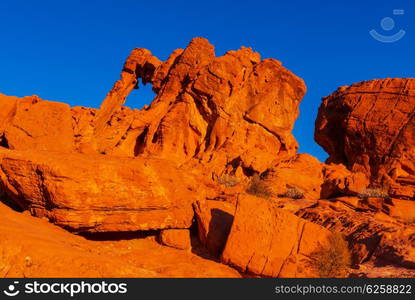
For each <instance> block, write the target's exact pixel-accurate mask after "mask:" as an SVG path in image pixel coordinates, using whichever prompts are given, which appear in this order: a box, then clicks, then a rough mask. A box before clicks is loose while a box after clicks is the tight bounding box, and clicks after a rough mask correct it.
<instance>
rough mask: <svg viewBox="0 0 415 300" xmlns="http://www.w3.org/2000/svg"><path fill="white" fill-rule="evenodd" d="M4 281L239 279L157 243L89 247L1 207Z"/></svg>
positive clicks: (123, 242) (41, 222)
mask: <svg viewBox="0 0 415 300" xmlns="http://www.w3.org/2000/svg"><path fill="white" fill-rule="evenodd" d="M0 214H1V219H0V277H11V278H16V277H32V278H33V277H34V278H37V277H65V278H67V277H81V278H85V277H145V278H148V277H234V278H235V277H240V275H239V274H238V272H236V271H235V270H233V269H232V268H230V267H227V266H225V265H222V264H219V263H217V262H214V261H211V260H207V259H204V258H202V257H199V256H197V255H195V254H192V253H190V252H188V251H180V250H176V249H173V248H170V247H164V246H161V245H159V244H157V242H156V241H155V238H154V237H152V236H149V237H147V238H138V234H137V238H136V239H128V240H109V241H91V240H86V239H85V238H83V237H80V236H76V235H73V234H70V233H68V232H67V231H65V230H63V229H61V228H59V227H56V226H54V225H52V224H49V223H48V222H47V221H46V220H43V219H38V218H34V217H31V216H28V215H27V214H26V213H17V212H14V211H12V210H11V209H10V208H8V207H6V206H5V205H4V204H2V203H0Z"/></svg>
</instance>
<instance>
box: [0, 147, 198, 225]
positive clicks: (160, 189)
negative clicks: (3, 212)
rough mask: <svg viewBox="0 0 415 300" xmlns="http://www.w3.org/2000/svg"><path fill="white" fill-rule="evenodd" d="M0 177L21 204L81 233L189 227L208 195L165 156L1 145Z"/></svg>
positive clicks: (11, 196) (35, 213) (13, 197)
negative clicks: (12, 148) (199, 202)
mask: <svg viewBox="0 0 415 300" xmlns="http://www.w3.org/2000/svg"><path fill="white" fill-rule="evenodd" d="M172 174H174V176H172ZM0 178H1V187H2V188H3V189H4V191H5V192H6V193H7V194H8V196H9V197H10V198H11V199H12V200H13V201H14V203H17V204H18V205H19V206H20V208H21V209H23V210H29V211H31V212H32V214H33V215H35V216H39V217H47V218H48V219H49V220H50V221H51V222H53V223H55V224H57V225H59V226H62V227H64V228H67V229H69V230H71V231H76V232H114V231H115V232H117V231H121V232H123V231H138V230H157V229H165V228H189V227H190V226H191V225H192V219H193V208H192V203H193V202H194V201H196V200H197V199H198V198H200V197H202V198H203V196H202V195H203V193H197V192H196V191H197V189H196V183H195V182H194V181H192V180H193V179H192V176H191V175H190V174H185V173H184V172H183V171H180V170H178V169H177V168H175V167H174V166H173V165H172V163H170V162H168V161H165V160H160V159H147V160H141V159H128V158H125V159H123V158H115V157H105V156H103V155H82V154H75V153H74V154H68V153H53V152H41V151H10V150H1V151H0Z"/></svg>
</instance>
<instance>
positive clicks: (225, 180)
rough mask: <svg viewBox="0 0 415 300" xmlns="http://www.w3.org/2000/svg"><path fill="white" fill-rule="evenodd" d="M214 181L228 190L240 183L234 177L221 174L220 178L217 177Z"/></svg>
mask: <svg viewBox="0 0 415 300" xmlns="http://www.w3.org/2000/svg"><path fill="white" fill-rule="evenodd" d="M216 181H217V182H218V183H219V184H221V185H223V186H225V187H227V188H230V187H234V186H236V185H237V184H238V183H239V182H240V179H239V178H238V177H236V176H235V175H230V174H223V175H222V176H219V177H218V178H217V180H216Z"/></svg>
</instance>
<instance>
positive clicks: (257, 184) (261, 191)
mask: <svg viewBox="0 0 415 300" xmlns="http://www.w3.org/2000/svg"><path fill="white" fill-rule="evenodd" d="M246 192H247V193H248V194H251V195H254V196H257V197H261V198H265V199H268V198H270V197H271V196H272V192H271V191H270V189H269V188H268V186H267V185H266V184H265V182H264V181H263V180H262V179H261V177H259V175H258V174H255V175H254V176H252V179H251V181H250V182H249V186H248V188H247V189H246Z"/></svg>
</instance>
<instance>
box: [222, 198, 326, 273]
mask: <svg viewBox="0 0 415 300" xmlns="http://www.w3.org/2000/svg"><path fill="white" fill-rule="evenodd" d="M330 234H331V233H330V232H329V231H328V230H326V229H325V228H323V227H321V226H319V225H316V224H313V223H311V222H308V221H305V220H304V219H301V218H299V217H297V216H295V215H294V214H291V213H289V212H287V211H284V210H282V209H279V208H277V207H276V206H275V205H274V204H273V203H272V202H269V201H264V199H261V198H256V197H254V196H248V195H244V196H241V197H240V198H239V200H238V203H237V208H236V213H235V217H234V221H233V224H232V228H231V232H230V234H229V237H228V239H227V242H226V246H225V250H224V251H223V254H222V261H223V262H224V263H226V264H230V265H232V266H235V267H236V268H237V269H239V270H240V271H241V272H243V273H248V274H253V275H258V276H269V277H310V276H315V275H316V274H315V273H314V274H313V270H311V269H310V268H309V267H307V266H308V263H309V259H310V258H309V257H310V254H311V253H313V252H314V251H316V250H317V249H318V248H319V247H320V246H322V245H326V243H327V238H328V236H329V235H330Z"/></svg>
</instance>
